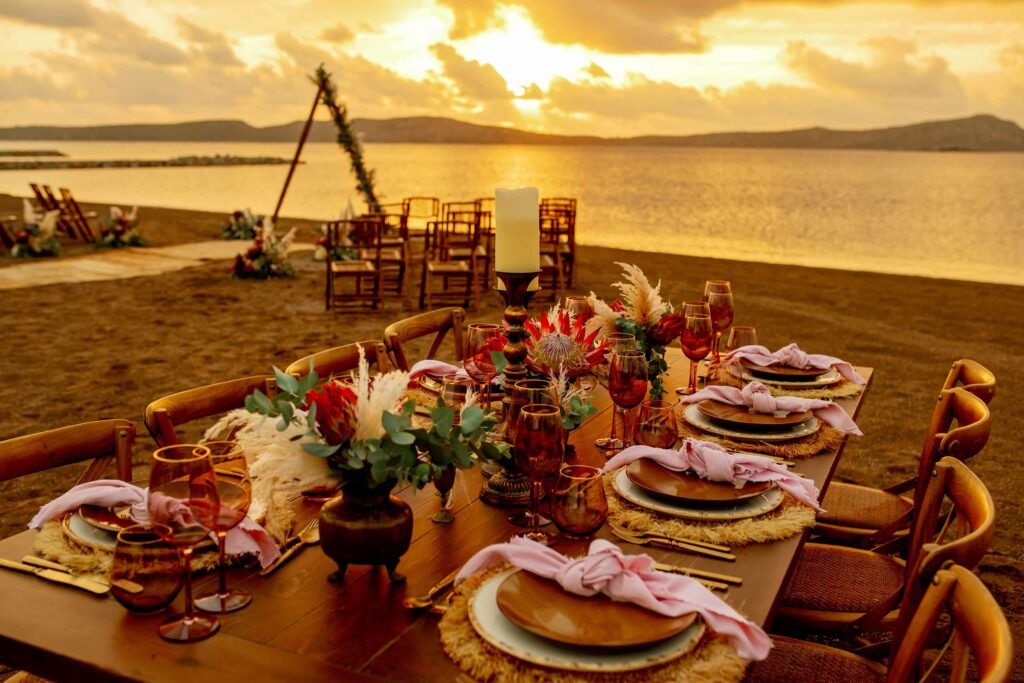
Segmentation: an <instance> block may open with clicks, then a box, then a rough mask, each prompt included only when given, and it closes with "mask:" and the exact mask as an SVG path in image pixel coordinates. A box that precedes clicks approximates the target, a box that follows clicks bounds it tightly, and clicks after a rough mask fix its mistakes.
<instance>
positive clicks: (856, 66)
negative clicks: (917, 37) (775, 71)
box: [784, 38, 965, 101]
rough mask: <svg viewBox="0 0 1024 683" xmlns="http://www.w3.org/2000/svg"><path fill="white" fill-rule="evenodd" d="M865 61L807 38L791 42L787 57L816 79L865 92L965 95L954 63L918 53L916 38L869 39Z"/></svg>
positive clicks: (936, 97)
mask: <svg viewBox="0 0 1024 683" xmlns="http://www.w3.org/2000/svg"><path fill="white" fill-rule="evenodd" d="M867 45H868V46H869V47H870V49H871V51H872V58H871V59H870V60H869V61H868V62H866V63H858V62H850V61H845V60H842V59H838V58H836V57H832V56H830V55H828V54H826V53H825V52H823V51H821V50H819V49H816V48H812V47H809V46H808V45H807V44H806V43H804V42H802V41H790V42H789V43H787V44H786V50H785V53H784V62H785V63H786V64H787V65H788V66H789V67H790V68H791V69H793V70H794V71H796V72H797V73H799V74H800V75H801V76H803V77H804V78H807V79H808V80H809V81H811V82H812V83H815V84H817V85H819V86H821V87H823V88H836V89H839V90H843V91H846V92H849V93H854V94H857V95H862V96H864V97H885V98H893V99H933V100H947V101H948V100H952V99H955V100H960V101H962V100H964V99H965V93H964V89H963V86H962V85H961V83H960V81H959V79H957V77H956V76H955V75H954V74H953V73H952V72H951V71H950V70H949V63H948V62H947V61H946V60H945V59H943V58H941V57H938V56H935V55H918V54H917V48H916V46H915V45H914V44H913V43H912V42H908V41H904V40H897V39H893V38H881V39H873V40H870V41H868V42H867Z"/></svg>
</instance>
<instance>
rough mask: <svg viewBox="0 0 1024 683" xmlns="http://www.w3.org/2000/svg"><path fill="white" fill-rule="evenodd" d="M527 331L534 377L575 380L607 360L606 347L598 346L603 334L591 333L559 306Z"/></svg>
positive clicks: (530, 324) (528, 363) (528, 324)
mask: <svg viewBox="0 0 1024 683" xmlns="http://www.w3.org/2000/svg"><path fill="white" fill-rule="evenodd" d="M524 327H525V328H526V331H527V333H528V334H529V336H528V337H527V338H526V348H527V356H526V366H527V367H528V368H529V369H530V371H531V372H533V373H535V374H538V375H550V376H553V377H557V376H559V375H561V376H564V377H565V378H568V379H573V378H575V377H579V376H580V375H584V374H586V373H588V372H590V370H591V368H593V367H594V366H595V365H598V364H600V363H601V362H602V361H603V360H604V349H605V344H604V343H603V342H600V343H595V342H596V341H597V337H598V334H599V332H600V330H599V329H593V330H590V331H588V330H587V327H586V325H585V324H584V323H583V321H582V320H580V319H578V318H576V317H575V316H573V315H572V314H571V313H569V312H568V311H566V310H565V309H563V308H561V307H560V306H559V305H558V304H555V305H554V306H553V307H552V308H551V309H549V310H547V311H545V312H544V313H542V314H541V316H540V318H539V319H533V320H528V321H526V323H525V324H524Z"/></svg>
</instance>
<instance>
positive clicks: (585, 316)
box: [565, 296, 594, 324]
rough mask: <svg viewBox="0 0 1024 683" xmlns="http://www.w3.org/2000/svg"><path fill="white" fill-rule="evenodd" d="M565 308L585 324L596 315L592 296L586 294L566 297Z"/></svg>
mask: <svg viewBox="0 0 1024 683" xmlns="http://www.w3.org/2000/svg"><path fill="white" fill-rule="evenodd" d="M565 310H567V311H568V312H569V314H570V315H571V316H572V317H574V318H576V319H577V320H579V321H580V322H581V323H583V324H586V322H587V321H588V320H590V319H591V318H593V317H594V305H593V304H591V303H590V297H586V296H567V297H565Z"/></svg>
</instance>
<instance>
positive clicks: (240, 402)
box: [146, 375, 277, 446]
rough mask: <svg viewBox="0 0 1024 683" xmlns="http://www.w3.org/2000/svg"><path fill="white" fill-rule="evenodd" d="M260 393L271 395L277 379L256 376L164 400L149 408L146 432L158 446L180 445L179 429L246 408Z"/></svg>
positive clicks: (191, 391)
mask: <svg viewBox="0 0 1024 683" xmlns="http://www.w3.org/2000/svg"><path fill="white" fill-rule="evenodd" d="M256 389H259V390H260V391H262V392H263V393H265V394H268V395H270V394H272V393H274V392H276V390H277V385H276V383H275V382H274V378H273V377H267V376H265V375H256V376H253V377H242V378H240V379H233V380H229V381H227V382H220V383H219V384H210V385H208V386H205V387H197V388H195V389H187V390H186V391H180V392H178V393H176V394H171V395H170V396H164V397H163V398H159V399H157V400H155V401H153V402H152V403H150V404H149V405H148V406H146V429H148V430H149V433H150V434H152V435H153V438H154V439H155V440H156V442H157V444H158V445H160V446H173V445H174V444H177V443H180V441H179V440H178V435H177V433H176V432H175V427H177V426H178V425H182V424H185V423H187V422H191V421H192V420H199V419H201V418H204V417H210V416H212V415H220V414H221V413H226V412H228V411H229V410H235V409H236V408H243V407H244V406H245V397H246V396H248V395H249V394H251V393H252V392H253V391H255V390H256Z"/></svg>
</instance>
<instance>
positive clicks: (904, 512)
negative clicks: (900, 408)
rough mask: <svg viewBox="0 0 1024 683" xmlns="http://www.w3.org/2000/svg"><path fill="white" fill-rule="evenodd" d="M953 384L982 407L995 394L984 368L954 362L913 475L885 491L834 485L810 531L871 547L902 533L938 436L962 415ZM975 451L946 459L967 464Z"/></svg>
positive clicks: (921, 491) (968, 362) (924, 481)
mask: <svg viewBox="0 0 1024 683" xmlns="http://www.w3.org/2000/svg"><path fill="white" fill-rule="evenodd" d="M957 385H960V386H962V387H963V389H965V390H966V391H969V392H971V393H972V394H974V395H975V396H977V397H978V398H980V399H981V400H982V401H984V402H985V403H986V404H987V403H988V402H989V401H991V400H992V398H993V397H994V396H995V389H996V378H995V375H993V374H992V373H991V372H990V371H989V370H988V369H987V368H986V367H984V366H983V365H981V364H980V363H977V362H975V361H973V360H968V359H966V358H963V359H961V360H958V361H957V362H955V363H954V364H953V367H952V368H951V369H950V371H949V373H948V374H947V376H946V380H945V382H944V383H943V385H942V390H941V391H940V392H939V399H938V402H937V403H936V405H935V409H934V410H933V411H932V417H931V422H930V424H929V425H928V434H927V436H926V437H925V441H924V447H923V449H922V452H921V458H920V461H919V463H918V473H917V476H914V477H911V478H909V479H906V480H904V481H901V482H899V483H898V484H893V485H892V486H889V487H888V488H886V489H876V488H871V487H868V486H858V485H856V484H846V483H842V482H833V483H832V485H831V486H829V489H828V492H827V493H826V494H825V498H824V500H823V501H822V507H824V508H825V510H826V511H827V512H825V513H822V514H819V515H818V521H817V526H815V529H814V531H815V533H816V534H819V535H821V536H823V537H824V538H826V539H830V540H835V541H838V542H842V543H844V544H855V545H859V546H860V547H863V548H872V547H875V546H878V545H880V544H881V543H884V542H886V541H888V540H889V539H891V538H892V537H893V536H895V535H896V534H898V533H901V532H904V531H905V530H906V529H907V527H908V526H909V525H910V517H911V513H912V511H913V509H914V506H915V504H916V503H917V502H918V501H920V499H921V496H922V495H924V490H925V488H926V486H927V483H928V479H929V477H930V476H931V471H932V467H934V465H935V462H936V461H937V460H938V458H939V457H941V454H940V453H939V451H940V448H941V446H942V441H943V437H945V436H946V433H947V431H948V430H949V427H950V425H951V424H952V423H953V421H954V420H956V419H957V418H959V417H962V416H961V415H958V414H957V412H956V408H957V407H958V406H959V407H961V408H962V407H963V405H964V404H962V403H956V402H954V401H953V400H952V399H951V396H952V389H953V388H954V387H956V386H957ZM966 417H968V418H969V417H970V416H969V415H968V416H966ZM975 453H976V451H974V452H961V453H950V455H954V456H956V457H959V458H961V459H962V460H966V459H967V458H969V457H971V456H973V455H975ZM909 491H914V496H913V499H907V498H905V497H904V495H905V494H906V493H907V492H909Z"/></svg>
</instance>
